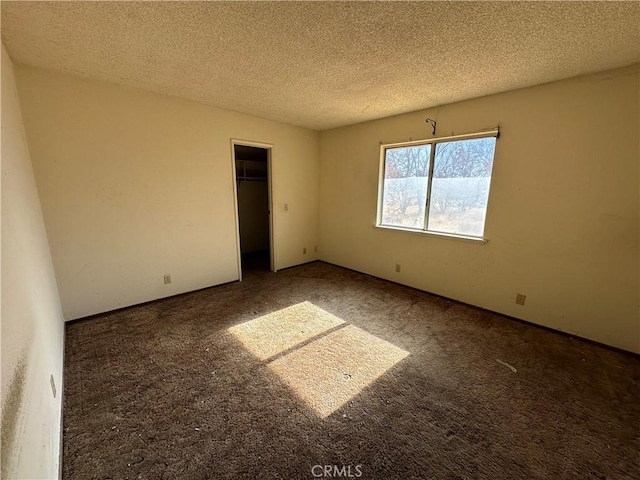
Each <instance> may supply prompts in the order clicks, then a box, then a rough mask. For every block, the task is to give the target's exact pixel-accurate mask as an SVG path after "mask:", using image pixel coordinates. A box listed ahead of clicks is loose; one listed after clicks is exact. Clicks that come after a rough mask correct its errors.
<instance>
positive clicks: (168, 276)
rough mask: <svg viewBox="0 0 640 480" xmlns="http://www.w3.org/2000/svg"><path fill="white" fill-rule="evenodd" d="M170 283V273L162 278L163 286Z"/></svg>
mask: <svg viewBox="0 0 640 480" xmlns="http://www.w3.org/2000/svg"><path fill="white" fill-rule="evenodd" d="M170 283H171V274H170V273H167V274H166V275H165V276H164V284H165V285H169V284H170Z"/></svg>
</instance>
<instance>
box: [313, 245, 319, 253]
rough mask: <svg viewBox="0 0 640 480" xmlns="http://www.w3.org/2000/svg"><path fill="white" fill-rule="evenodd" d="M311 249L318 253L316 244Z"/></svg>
mask: <svg viewBox="0 0 640 480" xmlns="http://www.w3.org/2000/svg"><path fill="white" fill-rule="evenodd" d="M313 251H314V252H316V253H318V246H317V245H316V246H315V247H313Z"/></svg>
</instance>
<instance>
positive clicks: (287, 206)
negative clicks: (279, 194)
mask: <svg viewBox="0 0 640 480" xmlns="http://www.w3.org/2000/svg"><path fill="white" fill-rule="evenodd" d="M284 211H285V212H288V211H289V204H288V203H285V204H284Z"/></svg>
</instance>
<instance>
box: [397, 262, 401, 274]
mask: <svg viewBox="0 0 640 480" xmlns="http://www.w3.org/2000/svg"><path fill="white" fill-rule="evenodd" d="M396 272H398V273H400V264H399V263H396Z"/></svg>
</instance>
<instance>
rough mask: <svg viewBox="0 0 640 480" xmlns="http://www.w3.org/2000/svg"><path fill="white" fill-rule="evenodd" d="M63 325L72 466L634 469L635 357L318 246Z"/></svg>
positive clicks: (171, 474)
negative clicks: (364, 266) (288, 262)
mask: <svg viewBox="0 0 640 480" xmlns="http://www.w3.org/2000/svg"><path fill="white" fill-rule="evenodd" d="M244 278H245V280H244V281H243V282H240V283H233V284H228V285H223V286H219V287H215V288H210V289H206V290H201V291H198V292H193V293H189V294H185V295H181V296H177V297H173V298H169V299H164V300H160V301H156V302H153V303H149V304H145V305H141V306H137V307H132V308H129V309H125V310H120V311H117V312H112V313H108V314H103V315H99V316H95V317H92V318H89V319H86V320H83V321H79V322H74V323H71V324H68V325H67V328H66V367H65V399H64V444H63V448H64V457H63V475H64V478H65V479H67V480H71V479H127V478H131V479H137V478H144V479H206V478H212V479H218V478H220V479H252V480H253V479H255V480H258V479H313V478H362V479H376V480H378V479H403V480H404V479H566V478H581V479H583V478H585V479H587V478H588V479H590V478H593V479H604V478H607V479H636V478H640V454H639V451H640V400H639V399H640V358H639V357H637V356H634V355H632V354H626V353H624V352H619V351H615V350H612V349H608V348H605V347H602V346H599V345H595V344H592V343H589V342H585V341H582V340H580V339H576V338H572V337H569V336H566V335H562V334H559V333H554V332H551V331H548V330H545V329H541V328H537V327H534V326H531V325H527V324H524V323H521V322H517V321H514V320H512V319H508V318H505V317H502V316H500V315H497V314H493V313H490V312H487V311H484V310H480V309H476V308H473V307H470V306H467V305H463V304H459V303H456V302H453V301H450V300H447V299H444V298H440V297H437V296H435V295H431V294H428V293H423V292H419V291H416V290H413V289H410V288H406V287H402V286H399V285H396V284H393V283H390V282H386V281H383V280H379V279H376V278H373V277H369V276H366V275H362V274H359V273H355V272H353V271H350V270H345V269H342V268H338V267H335V266H331V265H328V264H325V263H321V262H315V263H310V264H306V265H303V266H300V267H295V268H291V269H288V270H284V271H282V272H279V273H276V274H274V273H269V272H263V271H260V270H256V271H247V272H245V277H244Z"/></svg>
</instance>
